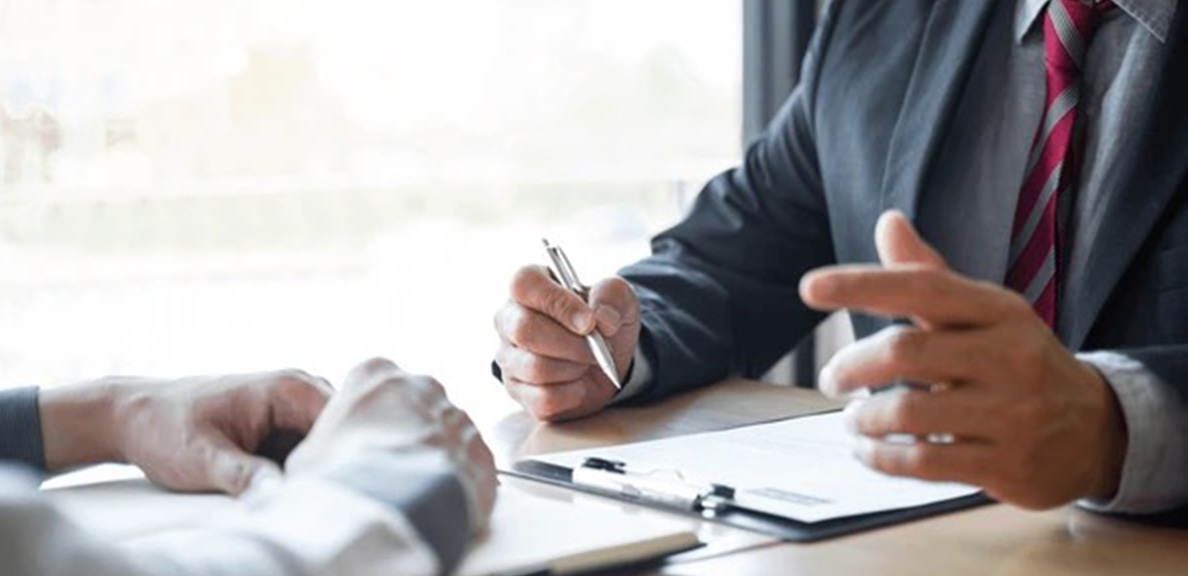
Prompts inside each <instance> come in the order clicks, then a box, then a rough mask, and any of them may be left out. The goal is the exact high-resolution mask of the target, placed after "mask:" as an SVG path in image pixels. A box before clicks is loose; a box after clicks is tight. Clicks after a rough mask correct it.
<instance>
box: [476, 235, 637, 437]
mask: <svg viewBox="0 0 1188 576" xmlns="http://www.w3.org/2000/svg"><path fill="white" fill-rule="evenodd" d="M545 254H546V262H547V263H548V264H549V267H551V268H553V270H550V269H549V267H546V266H540V265H532V266H525V267H523V268H521V269H520V270H519V271H517V272H516V274H515V277H514V278H513V279H512V283H511V290H510V292H511V294H510V299H509V300H508V302H507V304H505V305H504V306H503V308H501V309H500V310H499V312H497V313H496V315H495V329H496V331H497V332H498V333H499V336H500V344H499V349H498V352H497V354H496V359H495V361H496V363H497V364H498V365H499V368H500V371H501V373H502V379H503V383H504V386H505V387H506V388H507V391H508V393H509V394H510V395H511V396H512V397H513V398H514V399H516V401H518V402H519V403H520V404H521V405H523V406H524V408H525V409H527V410H528V411H529V412H530V413H531V414H532V415H533V416H535V417H536V418H537V419H540V420H546V421H558V420H570V419H574V418H580V417H582V416H586V415H589V414H592V413H594V412H597V411H599V410H601V409H602V408H603V407H605V406H606V405H607V404H608V403H609V402H610V401H611V400H612V399H613V398H614V397H615V394H617V393H618V390H619V384H621V383H623V379H624V378H625V377H626V376H627V372H628V370H629V369H630V368H631V362H632V358H633V357H634V355H635V348H636V345H637V343H638V340H639V302H638V300H637V299H636V297H635V292H634V290H632V288H631V286H630V285H629V284H627V282H626V281H624V280H623V279H621V278H613V277H612V278H608V279H605V280H602V281H601V282H598V283H596V284H594V285H593V286H591V287H589V288H586V287H585V286H584V285H583V284H582V283H581V281H580V279H579V278H578V275H577V272H576V271H575V270H574V266H573V264H572V263H570V261H569V259H568V258H567V257H566V256H565V253H564V252H563V251H562V250H561V249H560V248H559V247H557V246H556V245H553V244H550V243H548V242H547V241H546V243H545ZM600 341H601V343H600Z"/></svg>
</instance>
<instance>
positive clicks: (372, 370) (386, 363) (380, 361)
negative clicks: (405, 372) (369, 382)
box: [359, 356, 396, 375]
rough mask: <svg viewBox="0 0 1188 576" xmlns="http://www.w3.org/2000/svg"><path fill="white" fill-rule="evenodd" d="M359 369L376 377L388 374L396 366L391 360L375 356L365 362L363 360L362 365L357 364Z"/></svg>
mask: <svg viewBox="0 0 1188 576" xmlns="http://www.w3.org/2000/svg"><path fill="white" fill-rule="evenodd" d="M359 368H360V369H361V370H362V371H363V372H364V373H366V374H369V375H376V374H382V373H384V372H388V371H390V370H394V369H395V368H396V364H395V363H393V362H392V361H391V360H388V359H387V358H381V357H378V356H376V357H373V358H368V359H367V360H364V361H363V362H362V363H360V364H359Z"/></svg>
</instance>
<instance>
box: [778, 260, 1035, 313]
mask: <svg viewBox="0 0 1188 576" xmlns="http://www.w3.org/2000/svg"><path fill="white" fill-rule="evenodd" d="M800 295H801V298H803V299H804V302H805V303H806V304H808V305H809V306H811V307H813V308H816V309H818V310H837V309H841V308H847V309H854V310H860V311H862V312H866V313H869V314H876V315H881V316H891V317H900V316H912V317H914V318H919V319H922V320H924V321H927V322H929V323H933V324H938V325H941V326H953V327H965V326H986V325H990V324H993V323H995V322H999V321H1001V320H1002V319H1003V318H1006V317H1013V316H1015V315H1017V314H1020V313H1022V312H1024V311H1027V312H1030V309H1029V308H1028V307H1027V306H1026V303H1025V302H1023V300H1022V298H1020V297H1019V296H1018V295H1017V294H1014V293H1012V292H1009V291H1007V290H1006V289H1004V288H1001V287H998V286H993V285H990V284H986V283H983V282H976V281H973V280H970V279H967V278H964V277H962V276H960V275H958V274H955V273H953V272H950V271H948V270H943V269H938V268H931V267H927V266H920V265H916V264H912V265H905V266H902V267H897V268H892V269H886V268H881V267H878V266H868V265H854V266H831V267H827V268H822V269H818V270H814V271H812V272H809V273H808V274H806V275H805V276H804V278H803V279H802V280H801V282H800Z"/></svg>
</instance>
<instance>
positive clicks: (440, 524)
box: [0, 454, 470, 576]
mask: <svg viewBox="0 0 1188 576" xmlns="http://www.w3.org/2000/svg"><path fill="white" fill-rule="evenodd" d="M367 456H368V458H367V459H359V460H358V462H371V463H373V464H374V465H367V466H363V467H353V466H345V467H336V468H335V469H334V472H333V473H332V474H330V475H327V476H320V477H317V478H300V479H296V480H279V479H277V480H273V481H270V482H257V483H256V485H255V486H254V487H253V488H252V490H250V491H249V492H248V493H247V494H246V495H245V496H244V497H243V498H241V501H240V505H239V506H238V510H237V511H236V513H234V514H227V515H226V516H224V517H220V518H219V521H218V522H217V523H215V524H211V525H203V526H202V527H200V528H195V529H189V530H173V531H168V532H163V533H156V534H152V535H151V536H147V537H141V538H136V539H134V540H129V541H125V542H120V543H114V542H106V541H102V540H99V539H96V538H94V537H93V536H91V535H90V534H88V533H87V532H86V531H84V530H83V529H81V528H79V527H78V526H77V525H75V524H74V523H73V522H72V521H71V520H70V519H69V518H67V517H65V516H64V515H63V514H62V513H60V512H59V511H58V510H57V509H56V508H55V507H54V506H53V505H52V503H51V502H50V501H49V500H47V499H46V498H45V497H44V496H43V495H42V494H41V493H39V492H38V491H37V481H36V479H35V478H33V476H32V475H31V474H29V473H27V472H18V471H15V470H3V469H0V559H3V560H2V562H3V574H4V576H34V575H37V576H74V575H77V574H87V575H88V576H116V575H119V576H142V575H143V576H148V575H159V574H170V575H175V576H231V575H240V574H252V575H253V576H290V575H297V576H331V575H336V574H352V575H360V576H372V575H374V576H381V575H383V576H388V575H391V574H401V575H405V576H430V575H436V574H443V573H446V572H447V571H448V570H450V569H452V567H453V565H454V564H456V563H457V559H458V557H459V556H460V555H461V553H462V550H463V549H464V548H465V544H466V543H467V542H468V538H469V535H470V524H469V517H468V514H469V512H468V507H467V503H466V501H465V496H464V495H463V494H462V492H461V488H460V487H459V486H457V482H458V479H457V478H456V476H454V475H453V474H452V473H450V472H447V471H445V469H444V468H442V467H441V466H440V465H439V464H438V461H433V460H432V459H425V460H423V461H421V460H418V459H417V458H416V457H412V458H410V457H409V455H405V454H368V455H367ZM443 474H444V476H443ZM338 475H343V476H344V478H343V479H339V478H337V476H338ZM364 476H365V477H366V479H365V480H362V481H360V480H361V479H362V478H363V477H364ZM455 488H456V490H455ZM459 511H460V514H461V516H460V517H459V516H458V514H459ZM458 534H461V535H462V536H461V537H460V538H461V542H460V543H458V542H457V540H458V538H459V536H457V535H458Z"/></svg>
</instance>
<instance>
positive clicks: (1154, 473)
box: [1077, 352, 1188, 514]
mask: <svg viewBox="0 0 1188 576" xmlns="http://www.w3.org/2000/svg"><path fill="white" fill-rule="evenodd" d="M1077 359H1078V360H1080V361H1082V362H1086V363H1088V364H1090V365H1092V366H1093V367H1094V368H1096V369H1097V370H1098V372H1100V373H1101V375H1102V376H1103V377H1105V380H1106V382H1108V383H1109V385H1110V387H1111V388H1112V389H1113V391H1114V396H1116V397H1117V398H1118V405H1119V406H1120V407H1121V409H1122V416H1123V418H1124V419H1125V420H1126V430H1127V445H1126V456H1125V460H1124V462H1123V467H1122V478H1121V480H1120V482H1119V484H1118V492H1117V494H1115V495H1114V498H1113V499H1111V500H1109V501H1098V500H1082V501H1080V502H1078V504H1079V505H1080V506H1082V507H1084V508H1088V509H1090V510H1095V511H1098V512H1113V513H1125V514H1149V513H1154V512H1163V511H1167V510H1170V509H1172V508H1175V507H1177V506H1179V505H1181V504H1183V503H1184V502H1188V483H1185V482H1184V481H1183V479H1184V477H1185V476H1186V475H1188V406H1185V403H1184V401H1183V400H1182V399H1181V398H1180V396H1179V395H1178V394H1176V393H1175V391H1174V390H1172V389H1171V387H1169V386H1168V385H1167V384H1166V383H1165V382H1163V381H1162V380H1161V379H1160V378H1159V377H1158V376H1156V375H1155V374H1154V373H1153V372H1151V371H1150V370H1148V369H1147V368H1146V367H1145V366H1143V364H1142V363H1140V362H1139V361H1137V360H1135V359H1133V358H1130V357H1129V356H1125V355H1122V354H1118V353H1116V352H1092V353H1086V354H1078V355H1077Z"/></svg>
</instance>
